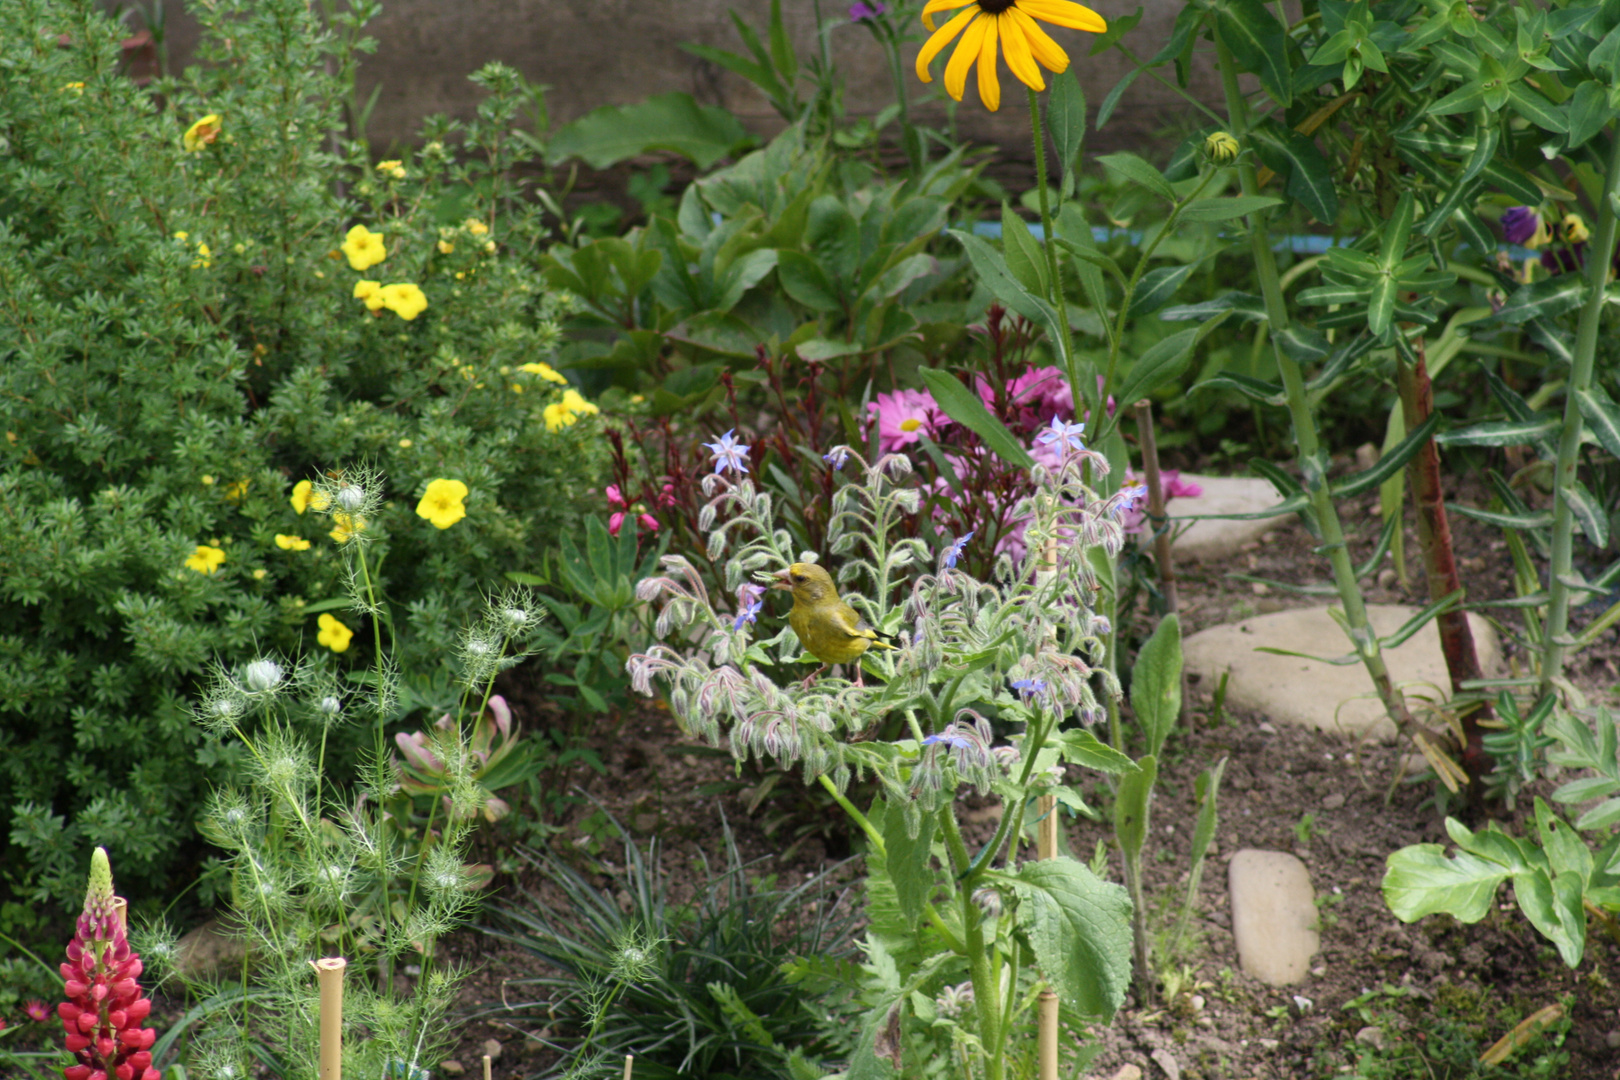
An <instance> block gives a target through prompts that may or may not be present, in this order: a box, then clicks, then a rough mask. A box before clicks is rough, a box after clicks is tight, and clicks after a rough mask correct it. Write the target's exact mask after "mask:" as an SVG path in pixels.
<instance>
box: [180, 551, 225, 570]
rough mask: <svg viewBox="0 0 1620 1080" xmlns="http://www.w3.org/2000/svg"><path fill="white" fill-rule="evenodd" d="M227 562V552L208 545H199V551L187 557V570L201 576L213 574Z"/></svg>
mask: <svg viewBox="0 0 1620 1080" xmlns="http://www.w3.org/2000/svg"><path fill="white" fill-rule="evenodd" d="M224 562H225V552H224V551H222V550H221V549H219V548H217V547H210V546H209V545H207V544H198V545H197V550H195V551H193V552H192V553H191V554H190V555H188V556H186V568H187V569H189V570H195V571H197V573H199V574H212V573H213V572H214V571H215V570H218V569H219V568H220V566H221V565H222V564H223V563H224Z"/></svg>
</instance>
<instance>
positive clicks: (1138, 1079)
mask: <svg viewBox="0 0 1620 1080" xmlns="http://www.w3.org/2000/svg"><path fill="white" fill-rule="evenodd" d="M1108 1080H1142V1067H1141V1066H1140V1065H1135V1064H1132V1063H1131V1062H1128V1061H1127V1062H1126V1063H1125V1064H1123V1065H1121V1066H1120V1067H1119V1071H1118V1072H1116V1073H1115V1074H1114V1075H1113V1076H1110V1077H1109V1078H1108Z"/></svg>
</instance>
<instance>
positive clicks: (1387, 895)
mask: <svg viewBox="0 0 1620 1080" xmlns="http://www.w3.org/2000/svg"><path fill="white" fill-rule="evenodd" d="M1387 865H1388V869H1387V870H1385V872H1384V884H1383V891H1384V903H1385V904H1387V905H1388V906H1389V910H1390V911H1391V912H1392V913H1393V914H1394V915H1395V917H1396V918H1397V919H1400V920H1401V921H1402V922H1416V921H1417V920H1419V919H1421V918H1423V917H1424V916H1425V915H1433V914H1435V913H1436V912H1442V911H1443V912H1446V913H1447V914H1449V915H1452V916H1454V917H1456V918H1457V919H1459V920H1461V921H1462V922H1465V923H1473V922H1478V921H1479V920H1481V919H1483V918H1484V917H1485V915H1486V913H1487V912H1489V911H1490V910H1491V905H1492V902H1493V901H1494V900H1495V899H1496V891H1497V890H1498V889H1499V888H1501V887H1502V882H1504V881H1506V880H1507V878H1508V871H1507V868H1506V867H1504V866H1501V865H1499V864H1497V863H1494V862H1490V861H1488V860H1485V859H1482V858H1480V857H1479V856H1478V855H1474V854H1471V853H1470V852H1466V851H1460V852H1458V853H1457V855H1456V857H1455V858H1450V859H1448V858H1446V853H1445V849H1444V848H1443V847H1441V846H1440V845H1439V844H1413V845H1411V846H1410V847H1404V848H1401V849H1400V850H1399V851H1397V852H1395V853H1393V854H1392V855H1390V857H1389V859H1388V863H1387Z"/></svg>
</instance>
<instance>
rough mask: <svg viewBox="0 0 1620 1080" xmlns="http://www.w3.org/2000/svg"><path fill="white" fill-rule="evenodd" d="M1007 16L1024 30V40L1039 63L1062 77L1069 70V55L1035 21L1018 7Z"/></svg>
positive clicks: (1012, 9)
mask: <svg viewBox="0 0 1620 1080" xmlns="http://www.w3.org/2000/svg"><path fill="white" fill-rule="evenodd" d="M1007 14H1008V15H1010V16H1011V17H1012V19H1013V21H1014V22H1016V23H1017V24H1018V27H1019V29H1021V30H1023V32H1024V40H1025V41H1027V42H1029V51H1030V53H1031V54H1032V55H1033V56H1034V57H1035V60H1036V62H1037V63H1039V64H1040V65H1041V66H1042V67H1044V68H1045V69H1046V70H1047V71H1053V72H1057V73H1058V74H1060V75H1061V74H1062V73H1063V72H1065V71H1068V70H1069V54H1068V53H1066V52H1064V51H1063V49H1062V47H1061V46H1059V45H1058V43H1057V42H1055V41H1053V40H1052V39H1051V38H1050V37H1049V36H1047V33H1046V31H1045V30H1042V29H1041V28H1040V26H1039V24H1037V23H1036V22H1035V20H1034V19H1032V18H1030V17H1029V16H1028V15H1025V14H1024V13H1023V12H1022V11H1019V10H1018V9H1017V8H1016V7H1014V8H1009V9H1008V11H1007Z"/></svg>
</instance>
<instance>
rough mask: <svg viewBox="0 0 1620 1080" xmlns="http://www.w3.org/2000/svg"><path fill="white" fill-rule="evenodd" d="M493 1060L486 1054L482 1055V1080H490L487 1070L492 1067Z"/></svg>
mask: <svg viewBox="0 0 1620 1080" xmlns="http://www.w3.org/2000/svg"><path fill="white" fill-rule="evenodd" d="M494 1060H495V1059H494V1058H492V1057H490V1056H489V1055H488V1054H485V1055H484V1080H490V1076H489V1070H490V1069H491V1068H492V1067H493V1064H494Z"/></svg>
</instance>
